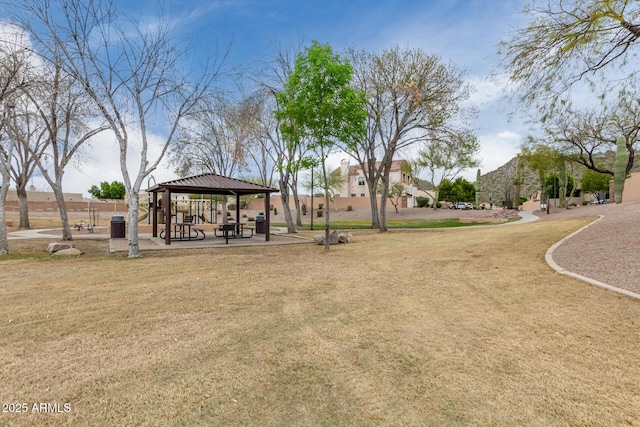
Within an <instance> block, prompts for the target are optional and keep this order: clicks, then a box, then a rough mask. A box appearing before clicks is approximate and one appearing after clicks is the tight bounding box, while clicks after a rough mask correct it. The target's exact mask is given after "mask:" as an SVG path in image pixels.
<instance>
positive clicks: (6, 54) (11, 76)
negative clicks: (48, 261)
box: [0, 31, 29, 255]
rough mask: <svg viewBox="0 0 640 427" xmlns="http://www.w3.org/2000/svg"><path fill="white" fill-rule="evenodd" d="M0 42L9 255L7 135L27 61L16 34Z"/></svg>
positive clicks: (0, 152) (2, 229)
mask: <svg viewBox="0 0 640 427" xmlns="http://www.w3.org/2000/svg"><path fill="white" fill-rule="evenodd" d="M2 36H3V37H2V40H0V112H1V116H0V175H1V176H2V182H1V183H0V255H5V254H8V253H9V241H8V238H7V218H6V209H5V202H6V200H7V193H8V192H9V185H10V184H11V174H10V171H11V160H12V157H13V152H14V147H15V145H16V138H15V135H13V134H12V132H11V126H10V125H9V124H10V123H11V122H12V116H13V114H15V112H14V109H15V106H16V98H17V97H19V96H20V95H21V92H22V90H23V89H24V88H25V87H26V86H27V84H28V83H27V80H26V77H25V74H26V73H27V71H28V68H29V61H28V60H27V55H26V54H25V51H24V50H23V49H20V48H16V47H17V46H18V45H19V44H21V42H22V41H23V40H22V36H21V34H20V33H19V32H12V31H6V32H3V33H2Z"/></svg>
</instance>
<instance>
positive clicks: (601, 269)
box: [538, 201, 640, 294]
mask: <svg viewBox="0 0 640 427" xmlns="http://www.w3.org/2000/svg"><path fill="white" fill-rule="evenodd" d="M538 215H539V216H540V218H541V219H542V220H545V219H547V218H548V219H554V218H559V217H580V216H593V215H601V216H602V219H600V220H599V221H597V222H594V223H592V224H591V225H589V226H588V227H586V228H584V229H583V230H582V231H580V232H579V233H577V234H575V235H573V236H572V237H571V238H569V239H566V240H565V241H563V242H562V243H561V244H560V245H559V246H558V247H557V248H556V249H555V250H554V251H553V253H552V258H553V261H555V263H556V264H558V265H559V266H560V267H562V268H563V269H565V270H568V271H570V272H573V273H577V274H579V275H581V276H584V277H587V278H590V279H594V280H597V281H598V282H602V283H605V284H608V285H610V286H612V287H616V288H620V289H624V290H626V291H630V292H633V293H636V294H640V258H639V256H640V201H634V202H625V203H621V204H618V205H616V204H607V205H596V206H586V207H578V208H574V209H569V210H557V211H554V212H553V213H552V214H550V215H546V214H544V213H538Z"/></svg>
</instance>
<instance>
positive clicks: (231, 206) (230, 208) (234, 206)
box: [227, 203, 236, 211]
mask: <svg viewBox="0 0 640 427" xmlns="http://www.w3.org/2000/svg"><path fill="white" fill-rule="evenodd" d="M227 209H229V210H230V211H235V210H236V204H235V203H229V204H228V205H227Z"/></svg>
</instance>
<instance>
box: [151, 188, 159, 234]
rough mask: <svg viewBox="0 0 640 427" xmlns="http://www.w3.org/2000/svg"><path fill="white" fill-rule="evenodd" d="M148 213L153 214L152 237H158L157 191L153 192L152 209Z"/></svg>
mask: <svg viewBox="0 0 640 427" xmlns="http://www.w3.org/2000/svg"><path fill="white" fill-rule="evenodd" d="M149 215H153V222H152V224H153V227H152V231H153V237H158V192H157V191H154V192H153V209H152V212H149Z"/></svg>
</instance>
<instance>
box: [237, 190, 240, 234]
mask: <svg viewBox="0 0 640 427" xmlns="http://www.w3.org/2000/svg"><path fill="white" fill-rule="evenodd" d="M236 224H240V194H236ZM237 227H239V226H237Z"/></svg>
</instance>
